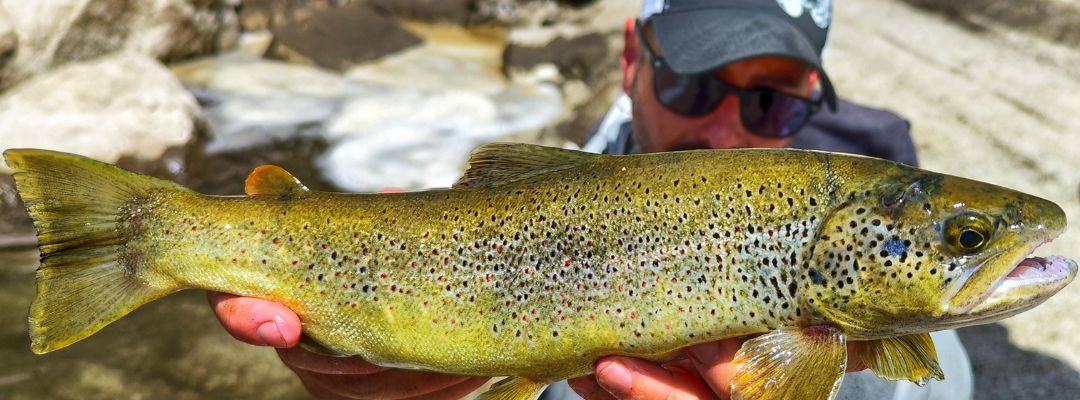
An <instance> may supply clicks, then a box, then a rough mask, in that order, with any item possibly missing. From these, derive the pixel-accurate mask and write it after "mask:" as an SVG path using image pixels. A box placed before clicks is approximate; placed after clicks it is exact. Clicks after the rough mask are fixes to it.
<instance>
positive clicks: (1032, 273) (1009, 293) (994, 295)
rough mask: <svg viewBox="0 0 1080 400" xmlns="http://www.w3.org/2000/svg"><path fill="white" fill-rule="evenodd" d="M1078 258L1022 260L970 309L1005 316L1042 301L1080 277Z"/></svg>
mask: <svg viewBox="0 0 1080 400" xmlns="http://www.w3.org/2000/svg"><path fill="white" fill-rule="evenodd" d="M1076 271H1077V264H1076V261H1073V260H1070V259H1068V258H1065V257H1061V256H1049V257H1046V258H1042V257H1030V258H1025V259H1023V260H1021V261H1020V262H1018V263H1016V265H1015V266H1014V267H1013V268H1012V269H1011V270H1009V273H1008V274H1006V275H1005V276H1004V277H1002V278H1001V279H1000V280H999V281H998V283H997V284H996V285H994V286H993V287H991V289H990V290H989V291H988V293H987V294H986V296H985V298H984V299H983V300H982V301H981V302H979V303H976V304H975V305H974V306H972V307H971V309H970V310H968V311H967V312H966V314H967V315H969V316H980V317H999V318H1005V317H1008V316H1011V315H1015V314H1017V313H1020V312H1023V311H1026V310H1028V309H1030V308H1032V307H1035V306H1037V305H1039V304H1041V303H1042V302H1043V301H1045V300H1046V299H1048V298H1050V296H1053V295H1054V294H1055V293H1057V292H1058V291H1059V290H1061V289H1062V288H1064V287H1065V286H1066V285H1068V284H1069V282H1072V280H1073V278H1075V277H1076Z"/></svg>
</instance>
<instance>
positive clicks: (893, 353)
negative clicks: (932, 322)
mask: <svg viewBox="0 0 1080 400" xmlns="http://www.w3.org/2000/svg"><path fill="white" fill-rule="evenodd" d="M854 347H855V354H857V355H858V356H859V359H860V360H862V362H863V364H866V366H867V367H869V368H870V370H871V371H874V375H877V376H879V377H881V378H885V379H889V380H894V381H898V380H901V379H906V380H909V381H912V382H914V383H915V384H917V385H919V386H922V385H925V384H926V382H927V381H929V380H930V378H934V379H937V380H942V379H945V374H944V373H943V372H941V366H940V365H939V364H938V359H937V350H935V349H934V340H933V339H931V338H930V334H929V333H917V334H913V335H906V336H898V337H891V338H885V339H878V340H868V341H859V342H855V346H854Z"/></svg>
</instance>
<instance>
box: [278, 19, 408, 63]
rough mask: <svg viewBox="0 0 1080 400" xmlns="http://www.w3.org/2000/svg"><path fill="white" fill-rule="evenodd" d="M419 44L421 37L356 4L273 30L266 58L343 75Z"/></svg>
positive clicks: (395, 21) (393, 21)
mask: <svg viewBox="0 0 1080 400" xmlns="http://www.w3.org/2000/svg"><path fill="white" fill-rule="evenodd" d="M420 43H422V40H421V39H420V37H418V36H416V35H415V34H413V33H412V32H409V31H408V30H406V29H404V28H402V27H401V25H400V24H399V23H398V21H397V20H395V19H394V18H391V17H388V16H385V15H382V14H380V13H379V12H377V11H375V10H374V9H372V8H370V7H368V6H367V5H364V4H355V5H349V6H345V7H341V8H335V9H331V10H326V11H323V12H319V13H316V14H315V15H313V16H311V17H310V18H308V19H306V20H304V21H303V22H295V23H291V24H288V25H286V26H284V27H282V28H280V29H276V30H274V43H273V44H271V46H270V50H269V52H268V54H267V55H268V56H270V57H272V58H279V59H285V60H289V61H293V62H302V63H311V64H315V65H318V66H320V67H323V68H329V69H334V70H339V71H343V70H345V69H347V68H349V67H351V66H353V65H356V64H360V63H363V62H366V61H371V60H375V59H378V58H380V57H383V56H385V55H387V54H391V53H395V52H398V51H400V50H403V49H406V48H409V47H412V46H415V45H418V44H420Z"/></svg>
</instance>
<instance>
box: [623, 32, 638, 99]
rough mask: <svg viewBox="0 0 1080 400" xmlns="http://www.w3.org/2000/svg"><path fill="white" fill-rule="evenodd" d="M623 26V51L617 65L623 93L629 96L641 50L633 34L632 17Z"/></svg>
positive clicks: (635, 34)
mask: <svg viewBox="0 0 1080 400" xmlns="http://www.w3.org/2000/svg"><path fill="white" fill-rule="evenodd" d="M625 25H626V26H625V29H624V30H623V50H622V56H621V57H620V58H619V65H620V66H622V87H623V92H625V93H626V94H627V95H630V94H631V93H630V89H631V88H632V87H633V86H634V77H636V76H637V69H638V67H639V65H638V60H639V56H640V55H641V53H640V52H641V48H640V47H639V46H640V44H639V43H638V40H637V32H635V30H636V29H637V25H636V19H635V18H634V17H629V18H627V19H626V23H625Z"/></svg>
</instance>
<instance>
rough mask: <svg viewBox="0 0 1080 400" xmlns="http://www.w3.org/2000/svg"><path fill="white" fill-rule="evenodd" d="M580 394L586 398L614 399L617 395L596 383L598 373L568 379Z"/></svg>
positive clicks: (589, 399)
mask: <svg viewBox="0 0 1080 400" xmlns="http://www.w3.org/2000/svg"><path fill="white" fill-rule="evenodd" d="M566 383H567V384H569V385H570V388H571V389H574V392H577V394H578V396H581V398H583V399H585V400H614V399H615V396H612V395H611V393H608V392H607V390H604V388H602V387H600V384H599V383H596V375H585V376H579V377H577V378H573V379H568V380H567V381H566Z"/></svg>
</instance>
